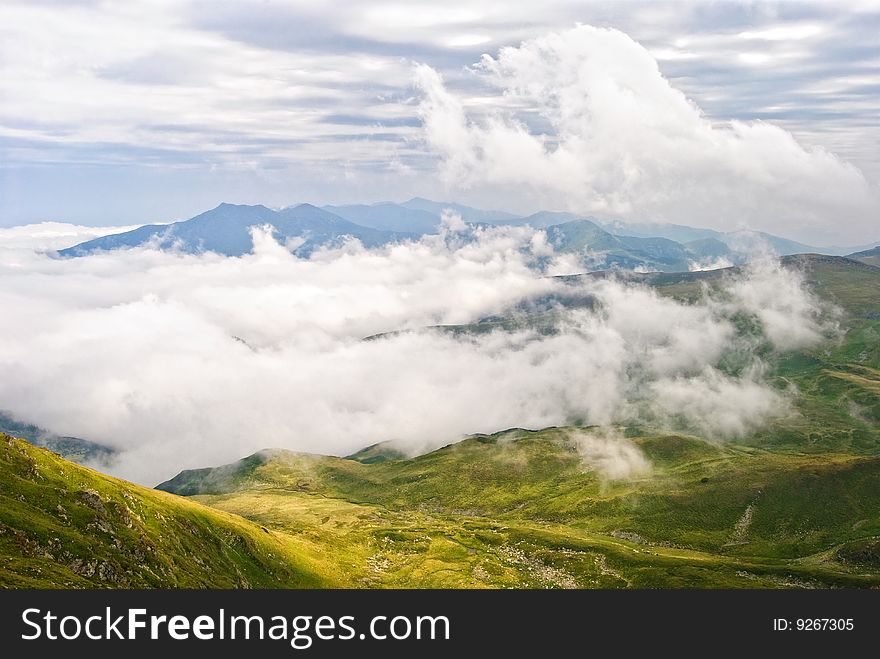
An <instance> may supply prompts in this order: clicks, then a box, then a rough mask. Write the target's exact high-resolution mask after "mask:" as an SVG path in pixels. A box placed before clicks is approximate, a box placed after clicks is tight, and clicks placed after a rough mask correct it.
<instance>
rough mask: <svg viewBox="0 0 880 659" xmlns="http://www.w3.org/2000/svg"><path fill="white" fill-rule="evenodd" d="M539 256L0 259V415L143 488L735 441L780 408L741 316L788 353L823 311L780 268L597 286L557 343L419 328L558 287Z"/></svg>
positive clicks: (274, 249)
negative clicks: (177, 478)
mask: <svg viewBox="0 0 880 659" xmlns="http://www.w3.org/2000/svg"><path fill="white" fill-rule="evenodd" d="M547 249H548V248H547V243H546V240H542V239H541V234H540V233H538V234H535V233H534V232H532V231H531V230H529V229H522V228H503V229H491V230H485V231H479V232H477V234H476V236H475V237H472V238H467V239H466V236H464V235H462V234H460V233H459V232H458V231H457V230H456V224H455V222H454V219H449V220H448V221H447V225H446V228H445V230H444V231H443V232H441V234H440V235H438V236H429V237H426V238H424V239H422V240H421V241H418V242H407V243H403V244H398V245H392V246H387V247H384V248H379V249H375V250H365V249H364V248H362V247H361V246H360V245H359V244H357V243H348V244H346V245H345V246H343V247H342V248H339V249H333V250H322V251H318V252H316V253H314V254H313V255H312V256H311V258H310V259H308V260H306V259H299V258H296V257H294V256H293V255H292V254H291V253H290V252H289V251H288V250H287V249H285V248H284V247H283V246H281V245H279V244H277V243H276V242H274V241H273V240H272V238H271V236H270V235H269V233H268V232H257V234H256V235H255V249H254V252H253V253H252V254H249V255H246V256H244V257H241V258H226V257H221V256H217V255H213V254H205V255H200V256H192V255H181V254H174V253H167V252H160V251H156V250H150V249H135V250H129V251H119V252H110V253H104V254H97V255H94V256H89V257H84V258H77V259H57V258H52V257H51V256H49V255H46V254H41V253H38V252H35V251H33V250H26V249H12V248H8V249H3V250H0V308H3V309H4V310H5V322H4V323H2V324H0V408H3V409H8V410H10V411H12V412H13V413H15V414H16V415H17V416H19V417H20V418H22V419H23V420H26V421H30V422H34V423H37V424H39V425H41V426H44V427H46V428H48V429H49V430H51V431H54V432H57V433H60V434H65V435H74V436H80V437H85V438H88V439H91V440H94V441H98V442H102V443H105V444H107V445H109V446H112V447H114V448H117V449H119V450H120V451H121V456H120V459H119V462H118V463H117V464H116V465H115V466H114V467H113V470H114V473H117V474H119V475H121V476H124V477H127V478H132V479H135V480H137V481H139V482H144V483H149V484H152V483H155V482H157V481H159V480H161V479H164V478H167V477H170V476H171V475H173V474H174V473H176V472H177V471H179V470H181V469H184V468H193V467H199V466H206V465H212V464H220V463H224V462H228V461H231V460H234V459H237V458H239V457H241V456H243V455H246V454H249V453H251V452H254V451H256V450H258V449H261V448H265V447H283V448H289V449H293V450H300V451H311V452H316V453H330V454H346V453H349V452H353V451H355V450H357V449H360V448H362V447H364V446H366V445H368V444H372V443H375V442H379V441H384V440H394V441H397V442H398V443H400V445H401V446H403V447H405V448H406V449H408V450H410V451H413V452H415V451H420V450H426V449H429V448H433V447H436V446H439V445H442V444H445V443H448V442H450V441H455V440H457V439H460V438H461V437H462V436H464V435H466V434H470V433H476V432H494V431H497V430H500V429H504V428H509V427H514V426H521V427H527V428H541V427H546V426H551V425H562V424H567V423H572V422H582V423H587V424H599V425H610V424H616V423H627V422H629V421H632V420H634V419H639V420H642V421H649V422H652V423H657V424H660V425H663V424H679V425H681V424H685V425H686V426H687V427H690V428H694V429H696V430H699V431H701V432H703V433H705V434H706V436H708V437H711V438H717V439H724V438H729V437H736V436H739V435H742V434H745V433H748V432H751V431H753V430H755V429H756V428H759V427H760V426H761V425H762V424H764V423H766V422H767V421H768V420H769V419H771V418H773V417H775V416H778V415H780V414H785V413H786V395H784V394H783V393H781V392H777V391H776V390H774V389H772V388H770V387H769V386H768V385H767V384H766V383H765V381H764V378H763V375H762V372H761V368H760V362H758V361H757V360H756V359H754V358H753V357H752V356H751V349H752V343H750V342H754V341H755V340H756V339H754V338H751V339H745V338H742V337H739V336H738V335H737V333H736V331H735V329H734V326H733V324H732V322H731V321H730V320H729V318H730V316H731V315H732V314H733V313H746V314H749V315H753V316H755V317H756V318H758V319H759V320H760V322H761V323H763V325H764V327H765V329H766V335H767V340H769V341H770V342H771V343H773V344H774V345H775V346H778V347H779V348H790V347H793V346H800V345H806V344H810V343H813V342H815V341H817V340H818V337H819V336H820V334H821V331H822V327H821V325H820V324H819V321H818V316H817V314H818V308H817V306H816V303H815V301H814V300H813V299H812V298H811V297H810V296H809V295H808V294H807V293H806V292H805V290H804V288H803V286H802V282H801V280H800V278H799V277H798V276H797V274H796V273H792V272H789V271H785V270H782V269H779V268H776V267H772V266H767V267H765V268H756V269H753V270H751V271H749V272H748V273H746V274H744V275H742V276H740V277H738V278H735V279H733V280H732V281H731V282H730V283H729V285H728V286H727V287H726V292H725V293H724V294H723V295H720V296H716V297H714V298H707V299H705V300H704V301H703V302H701V303H698V304H694V305H685V304H681V303H679V302H676V301H674V300H671V299H668V298H662V297H659V296H658V295H657V294H656V293H654V292H653V291H651V290H649V289H647V288H643V287H638V286H633V285H630V284H626V283H623V282H620V281H614V280H593V279H591V278H585V279H588V280H587V281H585V282H584V283H583V284H582V286H583V288H584V292H585V293H589V294H590V295H592V296H593V297H594V298H595V299H596V300H597V304H596V306H595V308H594V309H578V310H559V311H558V314H557V318H558V319H557V321H556V323H555V331H553V332H550V333H547V332H539V331H537V330H535V329H530V328H528V327H523V328H522V329H520V330H518V331H513V332H502V331H496V332H491V333H485V334H460V333H455V334H454V333H451V332H448V331H442V330H438V329H422V328H424V327H425V326H431V325H448V324H463V323H470V322H474V321H476V320H478V319H480V318H482V317H486V316H490V315H493V314H499V313H503V312H504V311H505V310H507V309H510V308H511V307H513V306H515V305H516V304H517V303H520V302H522V301H524V300H530V299H535V298H538V297H541V296H545V295H547V294H548V293H552V292H553V291H556V290H558V289H560V288H561V287H562V286H564V284H562V283H561V282H559V281H557V280H554V279H551V278H547V277H542V276H540V274H539V273H537V272H536V271H535V270H534V269H533V268H532V267H531V265H532V264H533V263H534V261H535V259H536V258H537V257H538V256H542V257H546V256H547ZM397 330H410V331H404V332H399V331H397ZM377 334H380V335H382V336H379V337H376V338H372V339H371V340H363V339H364V337H368V336H374V335H377ZM731 351H733V352H737V353H738V354H743V355H746V357H744V358H743V360H744V366H743V367H742V368H741V369H739V370H738V371H736V372H735V374H730V373H725V372H722V370H720V369H719V368H718V367H717V366H716V365H717V363H718V362H719V360H720V359H721V357H722V356H723V355H725V354H727V353H729V352H731ZM594 448H595V447H594ZM599 448H602V447H599ZM621 450H622V449H621ZM593 453H596V452H595V451H592V453H591V455H592V454H593ZM600 453H602V452H601V451H600ZM605 453H608V451H605V452H604V453H603V455H604V454H605ZM618 453H619V451H618ZM618 453H614V454H613V455H616V456H617V457H619V458H626V457H627V456H626V455H623V456H621V455H618ZM596 455H598V454H596ZM596 455H593V459H595V460H598V459H599V458H597V457H596ZM599 457H601V456H599ZM612 457H613V456H612ZM630 457H631V456H630ZM600 461H601V460H600ZM612 462H614V461H613V460H612ZM609 468H610V467H609ZM615 473H616V472H615Z"/></svg>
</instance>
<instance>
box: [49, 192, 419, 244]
mask: <svg viewBox="0 0 880 659" xmlns="http://www.w3.org/2000/svg"><path fill="white" fill-rule="evenodd" d="M264 225H269V226H271V227H272V234H273V236H274V237H275V238H276V239H277V240H279V242H281V243H287V242H288V241H289V240H291V239H293V238H302V239H303V243H302V244H301V245H300V246H298V247H297V248H296V249H295V250H294V252H295V253H298V254H300V255H307V254H308V253H310V252H311V251H313V250H314V249H315V248H317V247H320V246H324V245H327V244H328V243H331V242H333V241H337V240H339V239H341V238H343V237H345V236H352V237H354V238H357V239H358V240H360V241H361V243H363V244H364V246H366V247H377V246H379V245H383V244H385V243H388V242H394V241H397V240H401V239H404V238H408V237H414V236H415V234H412V233H410V234H405V233H400V232H397V233H396V232H391V231H380V230H377V229H372V228H370V227H364V226H361V225H358V224H354V223H353V222H349V221H348V220H346V219H344V218H341V217H339V216H338V215H335V214H333V213H330V212H328V211H326V210H323V209H321V208H317V207H316V206H312V205H311V204H299V205H297V206H291V207H288V208H284V209H282V210H279V211H275V210H272V209H270V208H267V207H266V206H262V205H257V206H245V205H236V204H227V203H223V204H220V205H219V206H217V207H216V208H213V209H211V210H209V211H206V212H204V213H202V214H200V215H196V216H195V217H193V218H191V219H189V220H184V221H181V222H174V223H172V224H167V225H156V224H150V225H147V226H143V227H140V228H138V229H135V230H134V231H127V232H125V233H119V234H113V235H109V236H103V237H101V238H95V239H94V240H88V241H86V242H84V243H80V244H79V245H75V246H73V247H70V248H68V249H63V250H60V251H59V252H58V253H59V254H60V255H61V256H85V255H87V254H91V253H93V252H96V251H100V250H113V249H119V248H125V247H138V246H142V245H147V244H153V245H154V246H155V247H157V248H160V249H172V248H173V249H177V250H179V251H182V252H186V253H190V254H198V253H202V252H216V253H218V254H223V255H225V256H241V255H242V254H247V253H248V252H250V251H251V250H252V249H253V241H252V239H251V230H252V229H253V228H254V227H259V226H264Z"/></svg>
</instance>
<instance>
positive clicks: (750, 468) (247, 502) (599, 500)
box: [160, 428, 880, 587]
mask: <svg viewBox="0 0 880 659" xmlns="http://www.w3.org/2000/svg"><path fill="white" fill-rule="evenodd" d="M577 432H591V430H590V429H586V430H584V429H571V428H555V429H546V430H542V431H522V430H511V431H506V432H503V433H498V434H495V435H491V436H475V437H473V438H470V439H467V440H464V441H462V442H459V443H456V444H453V445H450V446H447V447H445V448H442V449H440V450H437V451H434V452H432V453H429V454H427V455H423V456H419V457H417V458H412V459H399V460H385V461H383V462H374V463H371V464H363V463H359V462H356V461H354V460H345V459H340V458H326V457H318V456H311V455H302V454H297V453H291V452H287V451H273V452H271V453H265V452H264V453H262V454H260V455H259V457H258V459H246V460H243V461H240V462H238V463H236V464H235V465H234V466H230V467H225V468H221V469H220V470H219V471H218V470H199V471H190V472H183V473H182V474H180V475H179V476H178V477H176V478H175V479H172V480H171V481H169V482H167V483H164V484H163V485H161V486H160V487H161V488H163V489H166V490H169V491H175V492H181V493H188V494H191V495H196V494H197V495H198V496H197V499H198V500H199V501H202V502H204V503H207V504H208V505H211V506H214V507H218V508H221V509H223V510H226V511H229V512H234V513H237V514H240V515H243V516H245V517H248V518H250V519H253V520H254V521H257V522H259V523H260V524H264V525H266V526H267V527H269V528H272V529H275V530H277V531H279V532H293V533H297V534H301V533H305V534H310V535H313V536H314V537H316V538H322V539H324V541H327V542H329V543H330V545H331V547H332V548H333V549H332V552H333V553H334V555H337V556H348V557H355V556H366V561H367V562H366V563H365V564H364V565H365V569H364V571H363V572H362V573H361V574H360V575H359V576H358V577H356V579H358V580H361V582H362V583H365V584H368V585H398V586H417V587H438V586H448V587H464V586H474V585H477V586H531V587H547V586H550V587H553V586H558V587H593V586H602V587H677V586H685V585H687V586H693V587H718V586H729V587H754V586H756V585H758V586H763V587H773V586H782V585H804V586H806V585H814V586H815V585H826V586H827V585H838V586H867V585H880V563H877V562H876V560H874V559H873V558H871V556H872V554H871V551H872V550H873V549H876V548H877V547H875V545H877V543H878V542H880V459H878V458H875V457H867V456H863V457H854V456H849V455H842V454H827V455H821V456H815V455H804V454H793V453H775V452H771V451H765V450H761V449H756V448H749V447H731V446H719V445H715V444H711V443H709V442H706V441H705V440H702V439H699V438H695V437H687V436H682V435H669V434H666V435H654V434H646V435H640V436H633V437H632V438H631V439H632V441H633V442H634V443H635V444H636V445H637V446H639V447H640V448H641V450H642V451H643V452H644V453H645V454H646V455H647V456H648V457H649V458H650V460H651V461H652V463H653V470H652V472H651V473H650V474H648V475H645V476H641V477H639V478H636V479H633V480H625V481H612V482H609V481H607V480H605V479H603V478H602V477H601V476H600V475H599V474H597V472H596V471H595V470H593V469H591V468H590V467H589V466H588V465H586V464H585V463H584V462H583V461H582V459H581V458H580V456H579V454H578V452H577V451H576V449H575V445H574V443H573V441H572V433H577ZM377 565H378V566H381V569H373V568H375V567H376V566H377ZM371 566H372V567H371ZM475 575H478V577H479V578H477V577H475ZM540 575H543V576H540ZM548 575H549V576H548Z"/></svg>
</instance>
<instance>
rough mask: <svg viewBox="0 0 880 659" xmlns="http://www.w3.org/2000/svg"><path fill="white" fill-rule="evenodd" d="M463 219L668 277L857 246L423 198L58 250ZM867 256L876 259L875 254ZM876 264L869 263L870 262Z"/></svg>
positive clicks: (205, 245)
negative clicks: (524, 229)
mask: <svg viewBox="0 0 880 659" xmlns="http://www.w3.org/2000/svg"><path fill="white" fill-rule="evenodd" d="M447 209H448V210H451V211H453V212H455V213H457V214H458V215H460V216H461V218H462V220H464V221H465V223H467V224H470V225H472V227H486V226H492V225H495V226H515V227H516V226H530V227H533V228H535V229H543V230H546V231H547V233H548V238H549V239H550V242H551V243H552V244H553V245H554V247H555V249H556V250H557V251H559V252H562V253H575V254H580V255H581V264H582V266H583V267H584V268H587V269H605V268H623V269H642V270H659V271H665V272H672V271H683V270H692V269H702V268H711V267H719V266H720V265H731V264H737V263H742V262H743V261H744V260H745V258H746V256H747V255H748V254H751V253H754V252H756V251H760V250H764V249H767V248H769V249H771V250H773V251H774V252H776V253H778V254H779V255H781V256H787V255H791V254H802V253H818V254H829V255H844V254H847V253H849V252H851V251H855V250H854V249H853V248H849V249H848V248H838V247H829V248H821V247H815V246H811V245H805V244H802V243H799V242H796V241H793V240H789V239H787V238H782V237H779V236H774V235H771V234H767V233H761V232H750V231H733V232H728V233H723V232H720V231H715V230H712V229H700V228H695V227H688V226H685V225H679V224H661V223H651V222H641V223H639V222H634V223H622V222H619V221H614V222H603V221H602V220H599V219H597V218H594V217H586V216H581V215H577V214H575V213H567V212H554V211H539V212H537V213H533V214H531V215H527V216H522V217H520V216H516V215H513V214H511V213H506V212H503V211H494V210H482V209H478V208H473V207H470V206H465V205H463V204H458V203H444V202H436V201H431V200H429V199H423V198H420V197H416V198H413V199H410V200H409V201H406V202H403V203H394V202H378V203H375V204H349V205H339V206H324V207H323V208H318V207H316V206H313V205H311V204H298V205H296V206H289V207H287V208H283V209H281V210H272V209H270V208H267V207H266V206H262V205H254V206H248V205H236V204H227V203H223V204H220V205H219V206H217V207H216V208H213V209H211V210H209V211H206V212H204V213H201V214H200V215H197V216H195V217H193V218H191V219H189V220H183V221H179V222H174V223H172V224H167V225H166V224H151V225H146V226H143V227H140V228H138V229H134V230H132V231H127V232H125V233H120V234H113V235H109V236H103V237H101V238H95V239H93V240H89V241H86V242H84V243H80V244H79V245H75V246H73V247H69V248H67V249H63V250H60V251H59V252H58V253H59V255H60V256H63V257H76V256H85V255H88V254H92V253H94V252H97V251H103V250H114V249H120V248H130V247H138V246H146V245H151V246H154V247H156V248H159V249H175V250H178V251H181V252H185V253H190V254H198V253H203V252H216V253H218V254H223V255H226V256H241V255H243V254H247V253H248V252H250V251H251V250H252V249H253V241H252V238H251V232H252V230H253V229H254V227H260V226H271V227H272V235H273V236H274V237H275V239H276V240H278V241H279V242H281V243H282V244H285V245H288V246H290V247H291V251H292V252H293V253H294V254H296V255H297V256H303V257H307V256H308V255H309V254H310V253H311V252H312V251H314V250H315V249H317V248H319V247H324V246H328V245H335V244H339V243H340V242H341V241H342V240H343V239H344V238H346V237H352V238H356V239H357V240H359V241H360V242H361V243H362V244H363V245H364V246H365V247H368V248H371V247H378V246H381V245H385V244H389V243H394V242H399V241H402V240H408V239H417V238H419V237H421V236H424V235H429V234H434V233H437V232H438V231H439V230H440V225H441V222H442V220H441V218H442V215H443V212H444V211H445V210H447ZM865 258H868V259H870V258H871V256H870V254H868V255H867V256H866V257H865ZM867 262H868V263H870V262H871V261H870V260H869V261H867Z"/></svg>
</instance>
